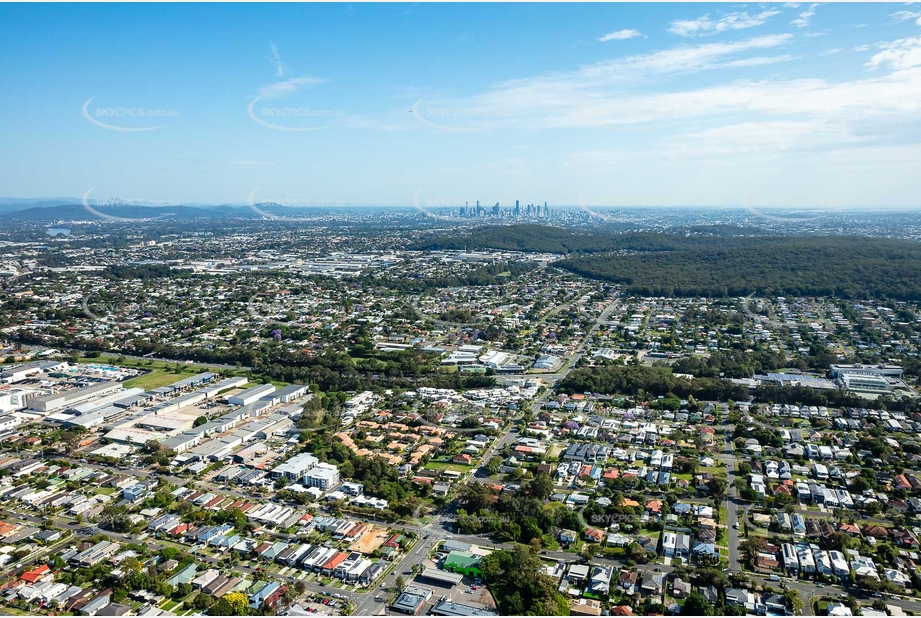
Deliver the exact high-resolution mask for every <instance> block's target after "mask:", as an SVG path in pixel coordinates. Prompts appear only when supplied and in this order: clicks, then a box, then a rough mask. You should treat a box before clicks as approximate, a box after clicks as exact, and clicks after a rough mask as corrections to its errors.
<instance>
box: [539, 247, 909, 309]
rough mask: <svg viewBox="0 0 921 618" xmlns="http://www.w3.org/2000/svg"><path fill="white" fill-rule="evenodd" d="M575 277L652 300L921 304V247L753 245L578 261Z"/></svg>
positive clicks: (574, 260) (573, 262) (571, 263)
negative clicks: (823, 299) (758, 298)
mask: <svg viewBox="0 0 921 618" xmlns="http://www.w3.org/2000/svg"><path fill="white" fill-rule="evenodd" d="M557 265H558V266H560V267H561V268H565V269H566V270H569V271H570V272H573V273H576V274H579V275H582V276H585V277H588V278H592V279H600V280H603V281H609V282H611V283H619V284H622V285H623V286H624V287H625V289H626V290H627V291H628V292H630V293H633V294H641V295H652V296H745V295H748V294H752V293H756V294H760V295H791V296H798V295H807V296H811V295H816V296H837V297H842V298H868V297H872V298H894V299H898V300H921V277H919V276H918V273H919V272H921V244H919V243H914V242H910V241H901V240H889V239H882V238H860V237H845V236H835V237H828V236H823V237H795V238H794V237H791V238H752V239H747V243H746V244H745V245H744V246H737V245H735V243H730V244H728V245H727V243H725V242H722V241H719V242H711V243H709V245H708V246H702V247H696V248H688V249H682V250H677V251H665V252H648V253H633V254H626V255H615V254H608V255H604V256H597V255H596V256H591V257H584V256H575V257H570V258H568V259H565V260H562V261H560V262H558V263H557Z"/></svg>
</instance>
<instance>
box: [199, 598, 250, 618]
mask: <svg viewBox="0 0 921 618" xmlns="http://www.w3.org/2000/svg"><path fill="white" fill-rule="evenodd" d="M208 613H209V614H210V615H212V616H246V615H247V614H248V613H249V598H248V597H247V596H246V595H245V594H243V593H242V592H231V593H229V594H225V595H224V596H222V597H221V598H220V600H218V602H217V603H215V604H214V605H212V606H211V609H210V610H209V611H208Z"/></svg>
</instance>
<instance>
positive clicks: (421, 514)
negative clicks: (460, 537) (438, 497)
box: [409, 502, 513, 533]
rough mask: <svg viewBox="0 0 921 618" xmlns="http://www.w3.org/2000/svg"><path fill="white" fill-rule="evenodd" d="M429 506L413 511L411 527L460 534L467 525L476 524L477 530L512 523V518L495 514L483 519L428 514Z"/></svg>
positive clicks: (420, 506) (421, 505) (410, 521)
mask: <svg viewBox="0 0 921 618" xmlns="http://www.w3.org/2000/svg"><path fill="white" fill-rule="evenodd" d="M427 508H428V506H427V504H426V503H425V502H422V503H420V504H419V506H417V507H416V508H415V509H413V512H412V515H410V516H409V525H410V526H413V527H415V528H427V527H433V528H442V532H444V533H447V532H460V529H459V527H460V526H461V525H463V524H465V523H470V524H475V525H476V526H477V528H479V527H480V526H482V525H483V524H490V523H503V524H507V523H512V521H513V520H512V518H511V517H509V516H508V515H506V514H504V513H495V514H493V515H491V516H487V517H483V516H480V515H464V516H463V517H458V516H457V515H456V514H454V513H431V514H429V513H428V512H427Z"/></svg>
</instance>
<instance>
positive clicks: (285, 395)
mask: <svg viewBox="0 0 921 618" xmlns="http://www.w3.org/2000/svg"><path fill="white" fill-rule="evenodd" d="M306 394H307V387H306V386H304V385H303V384H289V385H288V386H285V387H284V388H282V389H280V390H278V391H276V392H275V398H276V399H278V402H279V403H291V402H292V401H294V400H295V399H299V398H301V397H303V396H304V395H306Z"/></svg>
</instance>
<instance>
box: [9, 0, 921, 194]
mask: <svg viewBox="0 0 921 618" xmlns="http://www.w3.org/2000/svg"><path fill="white" fill-rule="evenodd" d="M0 56H2V57H3V58H4V60H5V61H4V63H3V67H2V69H0V71H2V74H3V80H2V83H3V84H4V91H5V92H4V96H3V97H0V114H2V118H3V123H2V125H0V126H2V128H0V141H2V143H3V144H4V146H5V147H4V148H3V149H2V150H0V186H2V187H3V189H2V190H0V192H2V193H3V195H4V196H14V197H39V196H80V195H83V194H84V193H85V192H86V191H88V190H90V189H92V196H93V197H94V198H115V197H119V198H123V199H133V200H147V201H150V202H151V203H155V202H158V201H163V202H170V203H172V202H180V203H189V202H204V203H223V202H232V203H245V202H246V201H247V200H248V199H249V196H251V195H254V193H253V192H254V191H255V192H256V193H255V195H257V196H258V197H257V198H256V199H257V201H268V200H273V201H278V202H282V203H285V202H287V203H291V204H292V205H296V204H304V205H309V204H324V203H330V204H340V203H349V204H379V205H407V204H410V203H411V202H412V200H413V196H417V199H418V200H419V202H420V203H421V204H423V205H429V206H438V205H450V204H457V203H462V202H463V201H465V200H470V201H471V202H472V201H474V200H477V199H479V200H482V201H483V202H484V203H494V202H495V201H501V202H502V203H504V204H508V203H513V202H514V200H515V199H520V200H522V201H523V202H525V203H527V202H541V203H542V202H544V201H547V202H549V203H551V204H556V205H563V204H577V203H579V201H580V199H581V200H582V202H583V203H585V204H587V205H637V206H653V205H688V206H697V205H701V206H702V205H745V204H750V205H753V206H803V207H814V206H832V207H835V206H866V207H914V206H918V205H919V203H921V200H919V195H921V174H919V173H918V169H919V168H921V122H919V121H921V109H919V108H921V5H918V4H902V3H892V4H812V3H787V4H750V3H749V4H737V3H726V4H690V3H682V4H642V5H641V4H604V5H602V4H575V5H574V4H565V5H562V4H476V5H460V4H458V5H454V4H361V3H355V4H323V5H302V4H271V5H270V4H256V5H253V4H226V5H219V4H194V5H193V4H163V5H156V6H149V5H138V4H105V5H95V4H72V5H64V4H39V5H36V4H30V5H13V4H3V5H0ZM125 110H131V111H130V112H128V111H125Z"/></svg>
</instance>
